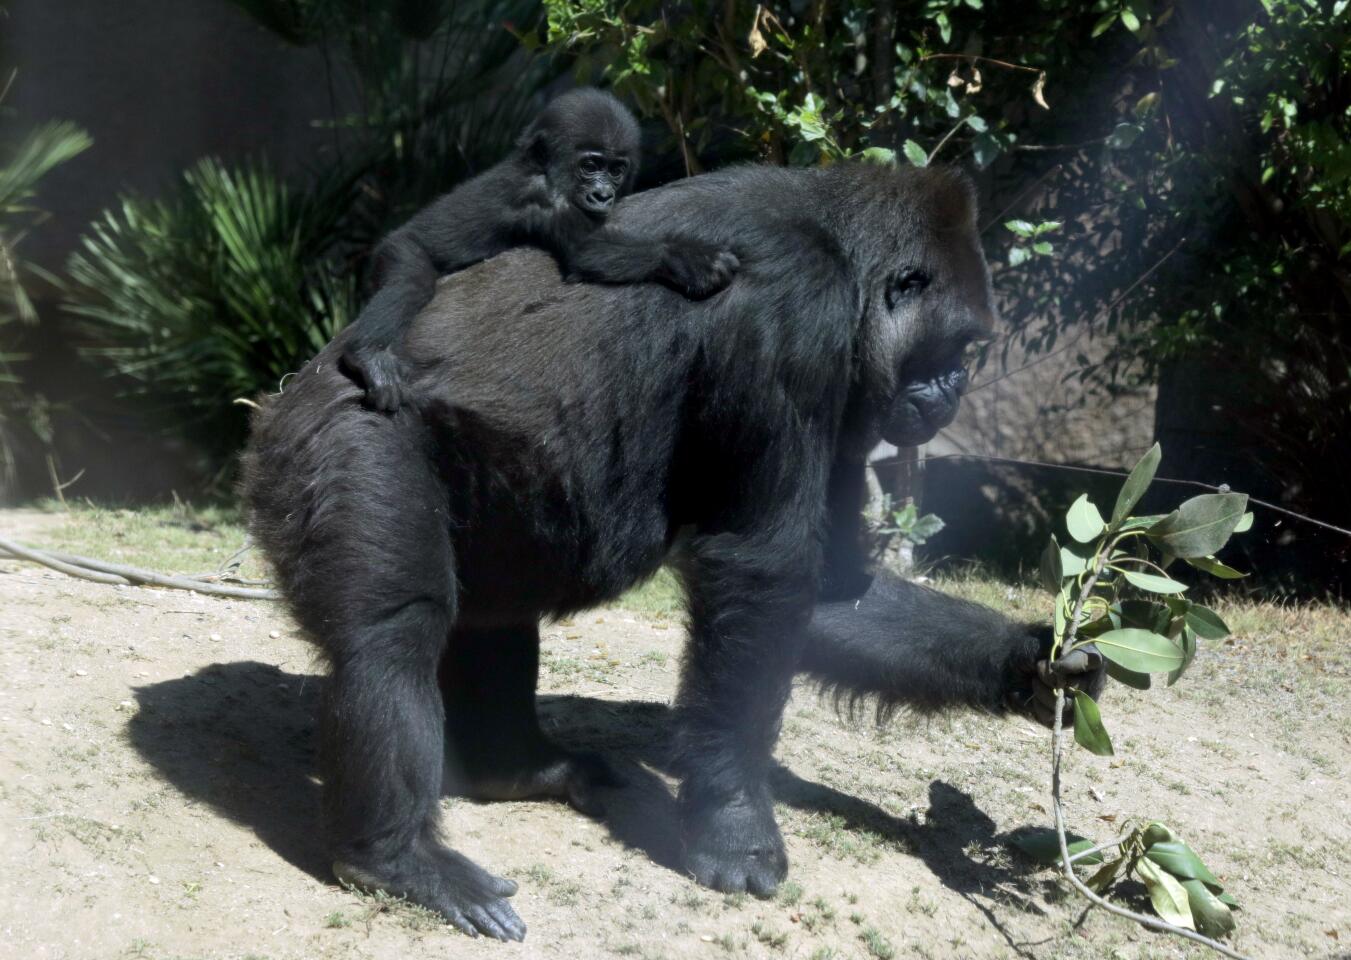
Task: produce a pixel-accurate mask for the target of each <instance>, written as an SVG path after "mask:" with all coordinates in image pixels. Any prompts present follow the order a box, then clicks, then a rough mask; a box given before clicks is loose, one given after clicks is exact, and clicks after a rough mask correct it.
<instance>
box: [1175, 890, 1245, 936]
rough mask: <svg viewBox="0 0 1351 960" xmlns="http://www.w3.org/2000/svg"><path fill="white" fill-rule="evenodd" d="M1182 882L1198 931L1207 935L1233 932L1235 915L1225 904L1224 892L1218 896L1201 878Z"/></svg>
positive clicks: (1222, 934) (1221, 934)
mask: <svg viewBox="0 0 1351 960" xmlns="http://www.w3.org/2000/svg"><path fill="white" fill-rule="evenodd" d="M1180 883H1181V885H1182V889H1184V890H1186V891H1187V902H1188V904H1189V905H1190V906H1191V912H1192V919H1193V920H1195V921H1196V929H1197V931H1199V932H1200V933H1203V934H1205V935H1206V936H1207V937H1222V936H1224V935H1225V934H1227V933H1233V931H1234V915H1233V914H1232V913H1230V911H1229V908H1228V907H1227V906H1225V903H1224V899H1223V894H1221V895H1220V896H1218V897H1217V896H1216V895H1215V894H1213V893H1211V892H1210V891H1209V890H1207V889H1206V885H1205V884H1204V883H1202V882H1201V881H1200V880H1182V881H1180Z"/></svg>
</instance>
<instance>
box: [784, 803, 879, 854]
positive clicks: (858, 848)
mask: <svg viewBox="0 0 1351 960" xmlns="http://www.w3.org/2000/svg"><path fill="white" fill-rule="evenodd" d="M797 835H798V836H800V837H802V838H803V839H804V840H810V841H811V842H812V843H814V844H816V845H817V846H818V847H821V848H822V849H823V850H825V851H827V852H828V853H829V854H830V855H831V856H834V857H838V858H839V859H841V860H855V861H857V862H859V863H862V864H871V863H876V862H877V861H878V859H879V858H880V857H881V856H882V851H883V849H884V848H885V846H886V843H887V842H886V840H885V839H884V838H883V837H881V836H879V835H878V834H876V833H873V832H872V831H871V830H865V829H858V828H855V829H850V828H849V826H848V824H847V823H846V822H845V819H844V817H842V816H840V815H839V814H836V813H826V814H812V815H810V816H808V817H807V820H806V823H805V824H803V825H802V826H801V827H800V828H799V829H798V830H797Z"/></svg>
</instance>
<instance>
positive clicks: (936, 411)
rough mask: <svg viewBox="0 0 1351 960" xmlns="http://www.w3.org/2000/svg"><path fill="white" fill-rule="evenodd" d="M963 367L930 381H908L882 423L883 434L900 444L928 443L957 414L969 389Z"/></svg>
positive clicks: (884, 436) (888, 440)
mask: <svg viewBox="0 0 1351 960" xmlns="http://www.w3.org/2000/svg"><path fill="white" fill-rule="evenodd" d="M966 384H967V373H966V368H964V367H954V368H952V369H950V370H947V371H944V372H943V373H941V374H939V375H938V376H936V377H933V378H931V379H929V380H921V381H918V382H913V383H908V384H906V385H905V386H904V387H902V388H901V389H900V391H899V392H898V393H897V394H896V399H895V400H893V401H892V403H891V409H890V410H889V411H888V413H887V418H886V422H885V423H883V425H882V436H883V438H885V439H886V441H887V442H888V443H890V444H893V445H894V446H897V447H917V446H919V445H920V444H921V443H928V442H929V441H930V440H932V439H933V438H934V435H935V434H937V433H938V431H939V430H942V429H943V428H944V427H946V426H947V425H948V424H950V423H951V422H952V421H953V419H954V418H955V417H956V416H957V408H958V406H959V405H960V403H961V400H962V392H963V391H964V390H965V389H966Z"/></svg>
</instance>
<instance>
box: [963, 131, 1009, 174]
mask: <svg viewBox="0 0 1351 960" xmlns="http://www.w3.org/2000/svg"><path fill="white" fill-rule="evenodd" d="M1003 152H1004V145H1003V144H1002V143H1000V142H999V140H998V139H996V138H995V137H992V136H991V135H990V134H988V133H981V134H977V135H976V139H974V140H972V141H971V156H972V157H974V158H975V161H976V166H977V167H979V168H980V169H982V170H984V169H985V168H986V167H988V166H989V165H990V164H992V163H994V162H995V160H997V159H998V158H999V155H1000V154H1001V153H1003Z"/></svg>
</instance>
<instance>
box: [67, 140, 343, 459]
mask: <svg viewBox="0 0 1351 960" xmlns="http://www.w3.org/2000/svg"><path fill="white" fill-rule="evenodd" d="M350 193H351V190H350V187H349V186H348V185H347V184H343V183H337V184H325V185H321V186H320V187H319V188H317V189H314V190H311V191H304V192H302V191H299V190H295V189H292V188H291V187H289V186H288V185H287V184H285V183H283V182H282V181H280V180H279V179H277V178H276V177H275V176H274V175H273V174H272V173H271V172H269V170H268V168H267V167H266V165H264V164H245V165H243V166H241V167H239V168H237V169H230V168H227V167H226V166H224V165H223V164H222V163H220V162H219V161H217V160H213V159H206V160H202V161H200V162H198V163H197V164H196V165H195V166H194V167H193V168H192V169H190V170H189V171H188V172H187V173H185V174H184V176H183V183H182V187H181V189H180V191H179V192H178V195H177V196H175V197H173V198H172V199H169V200H147V199H143V198H139V197H124V198H123V199H122V201H121V203H120V205H119V206H117V207H115V208H113V209H111V210H108V211H105V213H104V214H103V216H102V217H101V218H100V219H99V220H97V221H95V222H94V224H92V226H91V228H90V232H89V233H88V234H87V235H86V236H85V237H84V238H83V239H82V242H81V246H80V248H79V249H78V250H77V251H76V252H75V253H74V254H73V255H72V256H71V258H70V261H69V263H68V265H67V269H68V273H69V277H70V292H69V299H68V303H67V309H68V310H69V312H70V313H72V314H74V315H76V316H77V317H79V318H80V320H81V326H82V328H83V331H84V332H85V333H86V334H87V335H88V339H89V343H88V344H87V345H86V346H85V347H84V349H83V352H84V353H85V354H86V355H87V356H89V357H90V358H91V359H93V360H95V362H97V363H100V364H103V365H106V366H107V368H108V369H110V370H111V371H115V372H116V373H117V374H120V375H121V376H122V377H123V378H124V381H125V383H126V384H127V387H128V391H129V392H130V393H133V394H137V395H140V396H142V397H144V398H145V399H147V400H148V401H150V402H151V403H152V404H153V405H155V406H156V407H158V408H160V409H161V410H162V411H163V412H164V413H166V414H169V415H171V416H170V417H168V418H167V419H166V422H170V423H172V424H173V426H174V427H175V428H178V429H181V430H182V431H183V432H184V433H186V434H187V435H188V436H189V437H190V438H191V439H193V440H194V441H196V442H198V443H200V444H201V445H202V446H203V449H205V450H206V451H207V452H209V453H211V454H212V455H214V456H215V457H216V458H217V460H218V462H222V461H223V460H224V458H225V457H226V456H227V455H228V454H230V453H231V452H233V451H234V450H236V449H237V448H238V447H239V446H240V444H241V443H242V441H243V438H244V436H245V433H246V430H247V424H248V416H247V410H246V408H245V407H244V406H242V405H240V404H236V403H235V402H234V401H235V400H236V399H239V398H245V399H247V398H251V397H253V396H254V395H256V394H258V393H259V392H260V391H275V390H276V389H278V384H279V383H280V382H281V379H282V378H283V377H284V376H285V375H286V374H288V373H290V372H293V371H295V370H298V369H299V368H300V366H301V365H303V364H304V363H305V361H306V360H308V359H309V358H310V357H311V356H313V355H314V354H315V353H316V352H317V351H318V350H319V349H320V348H321V347H323V345H324V344H325V343H327V342H328V340H329V339H331V338H332V336H333V335H334V334H335V333H336V332H337V331H338V330H340V329H341V328H342V327H343V326H344V325H346V323H347V322H348V320H349V319H351V317H352V314H353V311H354V305H355V302H356V291H355V281H354V279H353V278H352V275H351V271H349V270H344V269H342V266H341V264H339V263H337V262H336V255H335V251H334V238H335V237H336V236H338V226H339V223H340V221H341V219H342V217H343V216H344V215H345V213H346V211H347V209H348V207H349V205H350Z"/></svg>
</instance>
